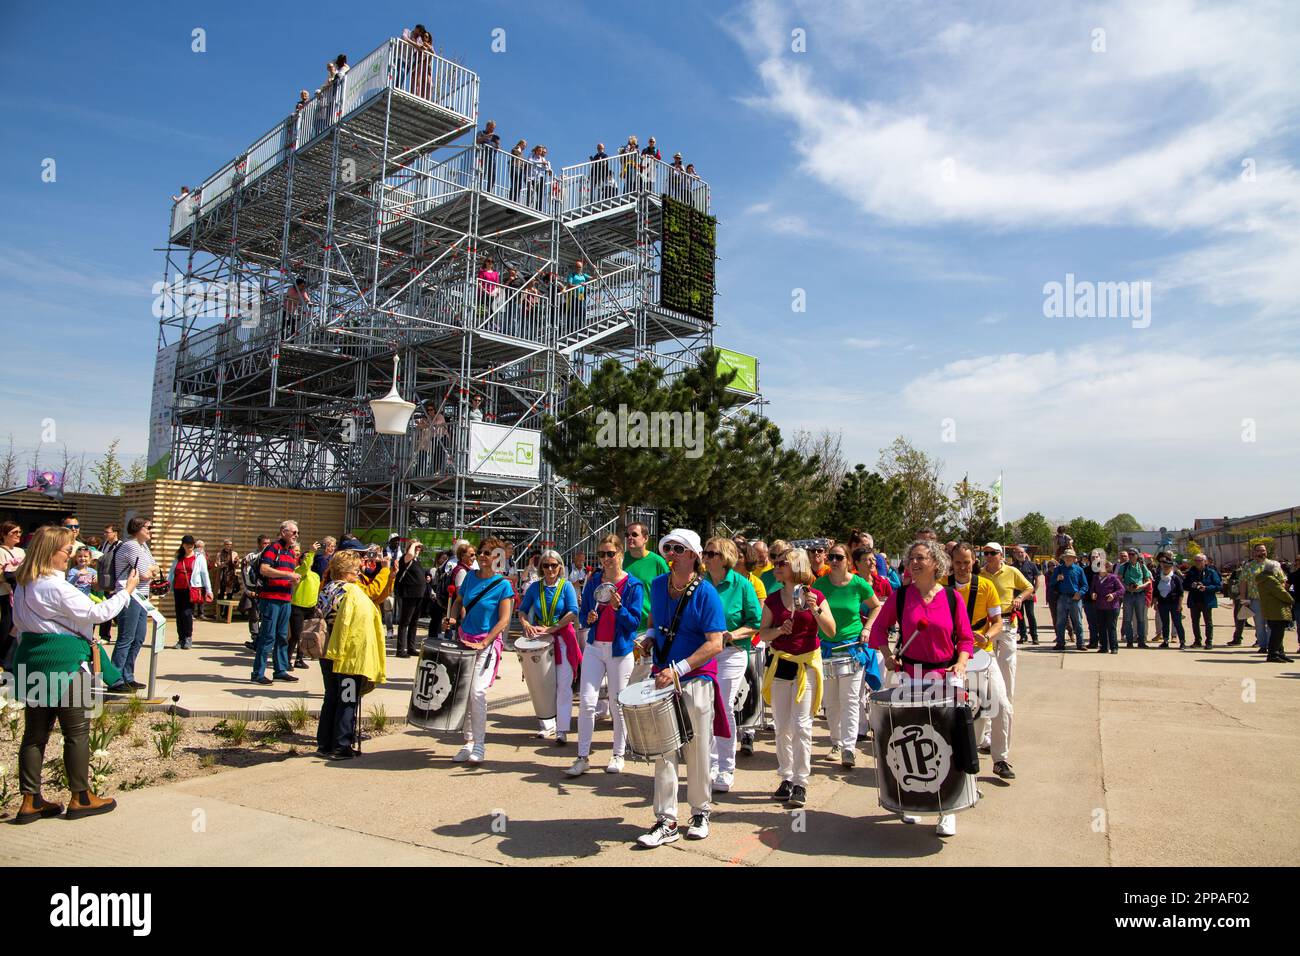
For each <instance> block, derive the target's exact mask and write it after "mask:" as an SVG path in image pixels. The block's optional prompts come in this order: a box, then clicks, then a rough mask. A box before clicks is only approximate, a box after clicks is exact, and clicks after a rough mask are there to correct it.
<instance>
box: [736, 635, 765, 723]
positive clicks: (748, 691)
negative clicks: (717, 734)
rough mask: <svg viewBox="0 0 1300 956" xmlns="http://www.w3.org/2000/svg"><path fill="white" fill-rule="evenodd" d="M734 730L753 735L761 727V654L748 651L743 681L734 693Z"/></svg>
mask: <svg viewBox="0 0 1300 956" xmlns="http://www.w3.org/2000/svg"><path fill="white" fill-rule="evenodd" d="M735 714H736V728H737V729H738V730H740V731H742V732H747V733H751V734H752V733H755V732H756V731H758V730H760V729H761V728H762V726H763V654H762V652H761V651H756V650H753V649H752V648H751V649H750V651H749V660H748V661H746V662H745V679H744V680H743V681H741V682H740V688H739V689H738V690H737V692H736V711H735Z"/></svg>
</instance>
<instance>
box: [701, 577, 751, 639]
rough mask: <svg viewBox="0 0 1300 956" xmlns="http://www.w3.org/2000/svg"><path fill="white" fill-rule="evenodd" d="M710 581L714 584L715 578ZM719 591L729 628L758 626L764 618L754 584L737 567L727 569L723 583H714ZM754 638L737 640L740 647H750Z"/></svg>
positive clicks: (732, 629) (730, 629)
mask: <svg viewBox="0 0 1300 956" xmlns="http://www.w3.org/2000/svg"><path fill="white" fill-rule="evenodd" d="M709 583H710V584H713V578H712V577H710V578H709ZM713 587H714V588H715V589H716V590H717V592H718V597H719V598H721V599H722V611H723V614H725V615H726V618H727V630H729V631H734V630H736V628H739V627H758V625H759V622H760V621H762V619H763V609H762V607H760V606H759V603H758V592H757V591H755V590H754V585H752V584H750V583H749V578H747V577H745V576H744V575H742V574H741V573H740V572H739V571H737V570H736V569H735V568H728V569H727V576H726V577H724V578H723V579H722V583H721V584H713ZM752 641H753V638H752V637H751V638H746V639H744V640H741V641H737V642H736V645H737V646H738V647H748V646H749V645H750V644H751V643H752Z"/></svg>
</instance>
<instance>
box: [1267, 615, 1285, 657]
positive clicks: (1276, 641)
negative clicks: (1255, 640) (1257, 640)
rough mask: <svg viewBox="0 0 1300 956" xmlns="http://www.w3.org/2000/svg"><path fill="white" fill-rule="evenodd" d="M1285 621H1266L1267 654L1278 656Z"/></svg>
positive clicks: (1280, 649)
mask: <svg viewBox="0 0 1300 956" xmlns="http://www.w3.org/2000/svg"><path fill="white" fill-rule="evenodd" d="M1286 625H1287V622H1286V621H1269V622H1268V656H1269V657H1278V656H1280V655H1281V654H1282V638H1283V637H1284V636H1285V635H1286Z"/></svg>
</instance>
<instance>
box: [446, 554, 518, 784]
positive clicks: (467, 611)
mask: <svg viewBox="0 0 1300 956" xmlns="http://www.w3.org/2000/svg"><path fill="white" fill-rule="evenodd" d="M498 548H500V549H502V552H503V553H504V550H505V546H504V544H503V543H502V542H501V541H500V540H498V539H497V538H488V539H487V540H486V541H484V542H483V543H482V545H481V546H480V548H479V549H478V550H479V551H481V553H482V554H483V555H484V560H482V561H479V562H478V569H477V570H476V571H474V572H473V573H470V574H466V575H465V576H464V579H463V580H462V581H461V583H460V586H459V587H458V588H457V589H456V597H455V599H454V600H453V601H452V602H451V608H450V609H449V610H448V612H447V618H446V621H445V622H444V624H445V626H446V627H447V628H449V629H450V628H452V627H455V626H456V625H457V624H458V623H459V625H460V633H459V637H458V639H459V641H460V643H461V646H463V647H468V648H470V649H471V650H474V651H477V652H478V653H477V654H476V655H475V657H474V682H473V684H472V685H471V687H470V700H469V714H468V716H467V717H466V719H465V746H464V747H462V748H461V749H460V751H459V752H458V753H457V754H456V756H454V757H453V758H452V759H453V760H454V761H456V762H457V763H464V762H466V761H469V762H470V763H475V764H477V763H482V762H483V759H484V757H485V756H486V753H487V692H488V688H489V687H491V686H492V684H493V683H494V682H495V681H496V679H497V673H498V671H499V670H500V669H501V651H502V647H503V643H504V637H503V636H504V634H505V632H506V630H507V629H508V628H509V627H510V609H511V607H512V606H513V605H514V597H515V591H514V588H513V587H511V586H510V582H509V581H507V580H506V579H505V577H504V576H502V575H501V574H498V573H497V571H496V570H495V568H494V562H493V561H491V560H488V558H487V556H488V555H491V554H493V553H494V552H495V551H496V550H497V549H498ZM476 553H477V552H476V549H475V548H474V546H473V545H468V546H467V547H466V548H465V550H464V552H463V557H462V559H461V560H462V561H464V563H466V564H468V563H469V562H471V561H473V560H474V557H475V554H476Z"/></svg>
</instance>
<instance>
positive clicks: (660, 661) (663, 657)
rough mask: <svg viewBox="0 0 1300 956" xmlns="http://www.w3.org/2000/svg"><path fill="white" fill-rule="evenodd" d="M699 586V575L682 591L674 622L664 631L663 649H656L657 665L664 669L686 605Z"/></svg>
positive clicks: (674, 614)
mask: <svg viewBox="0 0 1300 956" xmlns="http://www.w3.org/2000/svg"><path fill="white" fill-rule="evenodd" d="M699 586H700V579H699V578H698V577H697V578H695V579H694V580H692V581H691V583H690V584H688V585H687V586H686V590H685V591H684V592H682V596H681V597H680V598H678V599H677V610H675V611H674V612H673V622H672V623H671V624H669V625H668V630H666V631H664V646H663V650H658V649H657V648H656V650H655V666H656V667H658V668H660V669H662V668H665V667H667V666H668V664H667V663H666V662H667V660H668V655H669V654H670V653H671V652H672V649H673V641H675V640H676V639H677V628H679V627H680V626H681V623H682V612H684V611H685V610H686V605H687V604H689V603H690V602H691V596H692V595H693V594H694V593H695V589H696V588H698V587H699ZM666 588H667V585H665V589H666Z"/></svg>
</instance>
